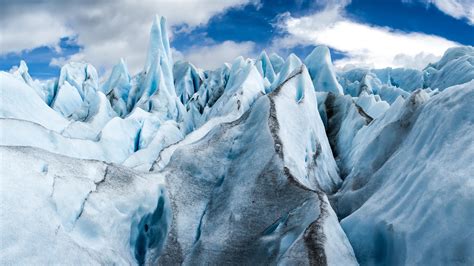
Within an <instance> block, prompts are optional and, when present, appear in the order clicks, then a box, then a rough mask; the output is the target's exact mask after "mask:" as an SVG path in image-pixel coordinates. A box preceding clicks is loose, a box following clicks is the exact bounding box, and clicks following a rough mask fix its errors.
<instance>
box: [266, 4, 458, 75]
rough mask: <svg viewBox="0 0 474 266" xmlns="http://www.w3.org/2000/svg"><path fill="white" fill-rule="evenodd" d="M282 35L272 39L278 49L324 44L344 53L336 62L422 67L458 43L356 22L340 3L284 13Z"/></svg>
mask: <svg viewBox="0 0 474 266" xmlns="http://www.w3.org/2000/svg"><path fill="white" fill-rule="evenodd" d="M279 28H280V30H281V31H283V32H284V33H285V36H284V37H280V38H277V39H275V40H274V42H273V46H274V47H277V48H278V49H290V48H292V47H295V46H298V45H326V46H329V47H331V48H333V49H336V50H338V51H341V52H343V53H345V54H346V56H347V57H346V58H343V59H341V60H337V61H335V65H336V66H338V67H343V66H344V65H347V64H351V65H365V66H369V67H377V68H379V67H387V66H392V67H416V68H422V67H423V66H426V65H427V64H428V63H430V62H432V61H436V60H437V59H438V58H439V57H440V56H441V55H442V54H443V53H444V51H445V50H446V49H447V48H449V47H453V46H457V45H459V44H458V43H456V42H453V41H450V40H447V39H444V38H442V37H438V36H434V35H427V34H424V33H417V32H402V31H397V30H395V29H391V28H388V27H378V26H373V25H368V24H363V23H359V22H356V21H353V20H351V19H348V18H346V17H345V15H344V6H343V5H330V6H328V7H326V8H325V9H323V10H322V11H320V12H317V13H315V14H312V15H309V16H303V17H299V18H295V17H292V16H290V15H288V14H287V15H284V16H282V17H281V18H280V20H279Z"/></svg>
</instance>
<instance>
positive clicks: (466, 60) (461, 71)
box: [423, 46, 474, 90]
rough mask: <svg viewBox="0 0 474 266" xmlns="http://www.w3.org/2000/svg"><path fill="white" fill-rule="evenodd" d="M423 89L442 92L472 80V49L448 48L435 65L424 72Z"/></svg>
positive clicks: (473, 72)
mask: <svg viewBox="0 0 474 266" xmlns="http://www.w3.org/2000/svg"><path fill="white" fill-rule="evenodd" d="M423 72H424V80H425V84H424V87H425V88H431V89H439V90H444V89H446V88H448V87H450V86H453V85H458V84H463V83H466V82H469V81H471V80H473V79H474V47H472V46H463V47H454V48H449V49H448V50H446V52H445V53H444V55H443V57H442V58H441V59H440V60H439V61H438V62H437V63H435V64H431V65H428V66H427V67H426V68H425V69H424V70H423Z"/></svg>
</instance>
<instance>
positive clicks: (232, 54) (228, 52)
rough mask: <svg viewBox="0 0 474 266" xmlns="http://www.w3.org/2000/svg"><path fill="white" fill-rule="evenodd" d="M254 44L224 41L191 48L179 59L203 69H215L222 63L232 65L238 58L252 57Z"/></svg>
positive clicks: (254, 49)
mask: <svg viewBox="0 0 474 266" xmlns="http://www.w3.org/2000/svg"><path fill="white" fill-rule="evenodd" d="M255 51H256V48H255V43H254V42H234V41H225V42H222V43H216V44H210V45H207V46H192V47H190V48H189V49H187V50H186V51H184V52H182V53H181V58H182V59H184V60H186V61H189V62H191V63H193V64H194V65H195V66H197V67H199V68H203V69H216V68H218V67H220V66H222V65H223V64H224V63H226V62H227V63H232V61H233V60H234V59H235V58H236V57H238V56H243V57H254V56H255V55H256V54H255V53H256V52H255Z"/></svg>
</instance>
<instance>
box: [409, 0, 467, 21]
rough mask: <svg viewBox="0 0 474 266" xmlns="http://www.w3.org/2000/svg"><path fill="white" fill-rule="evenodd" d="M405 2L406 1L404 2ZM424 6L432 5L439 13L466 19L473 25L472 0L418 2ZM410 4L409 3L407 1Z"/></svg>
mask: <svg viewBox="0 0 474 266" xmlns="http://www.w3.org/2000/svg"><path fill="white" fill-rule="evenodd" d="M404 1H405V2H406V1H407V0H404ZM418 1H420V2H423V3H425V4H426V5H434V6H435V7H436V8H438V9H439V10H440V11H441V12H443V13H445V14H446V15H448V16H451V17H453V18H456V19H466V20H467V22H468V23H469V24H470V25H474V1H472V0H418ZM409 2H410V1H409Z"/></svg>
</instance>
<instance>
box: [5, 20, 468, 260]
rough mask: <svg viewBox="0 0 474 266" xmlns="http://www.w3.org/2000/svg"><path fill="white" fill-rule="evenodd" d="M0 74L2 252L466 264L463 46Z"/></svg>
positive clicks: (161, 26)
mask: <svg viewBox="0 0 474 266" xmlns="http://www.w3.org/2000/svg"><path fill="white" fill-rule="evenodd" d="M166 28H167V26H166V20H165V19H164V18H162V17H156V18H155V20H154V22H153V25H152V27H151V32H150V42H149V50H148V55H147V60H146V62H144V68H143V70H142V71H141V72H140V73H138V74H135V75H132V74H130V73H129V71H128V68H127V64H126V62H125V61H124V60H120V61H119V62H118V63H117V65H116V66H115V67H114V68H113V69H112V71H111V72H110V74H109V75H108V76H107V77H102V78H101V77H99V75H98V73H97V71H96V69H95V68H94V66H92V65H91V64H88V63H84V62H71V63H68V64H66V65H64V66H63V67H62V69H61V73H60V76H59V77H58V78H57V79H55V80H50V81H48V82H42V81H39V80H35V79H33V78H32V77H31V76H30V74H29V73H28V66H27V64H26V63H25V62H23V61H21V62H20V65H19V66H18V67H17V68H14V69H12V70H11V71H10V72H0V91H1V105H0V124H1V125H0V126H1V135H0V151H1V167H0V172H1V182H0V200H1V204H0V262H1V264H7V265H9V264H20V265H45V264H46V265H49V264H53V265H344V266H345V265H359V264H360V265H474V176H473V175H474V133H473V132H474V107H473V106H474V48H473V47H470V46H466V47H456V48H451V49H449V50H447V51H446V52H445V54H444V56H443V57H442V58H441V60H440V61H438V62H436V63H433V64H430V65H428V66H427V67H426V68H425V69H424V70H415V69H404V68H384V69H367V68H353V69H350V70H346V71H339V70H338V69H336V68H335V67H334V66H333V64H332V60H331V54H330V51H329V49H328V48H327V47H324V46H318V47H316V48H315V49H314V51H313V52H311V53H310V54H309V55H308V56H307V57H306V58H304V59H300V58H298V57H297V56H295V55H294V54H291V55H290V56H288V58H286V59H283V58H281V57H280V56H278V55H277V54H271V55H268V54H267V53H266V52H262V53H261V54H260V55H259V56H258V57H256V58H251V59H247V58H243V57H238V58H236V59H235V60H234V61H233V62H231V63H230V64H229V63H223V64H222V66H221V67H219V68H217V69H214V70H203V69H199V68H197V67H195V66H194V65H193V64H191V63H189V62H184V61H178V62H173V58H172V53H171V49H170V45H169V40H168V34H167V31H166Z"/></svg>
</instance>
